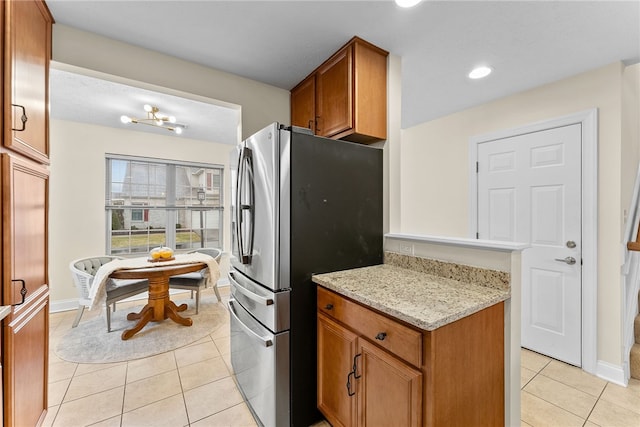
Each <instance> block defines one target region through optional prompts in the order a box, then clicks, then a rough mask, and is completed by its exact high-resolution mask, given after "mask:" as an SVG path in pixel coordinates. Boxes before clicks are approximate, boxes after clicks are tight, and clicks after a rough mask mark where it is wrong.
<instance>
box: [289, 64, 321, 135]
mask: <svg viewBox="0 0 640 427" xmlns="http://www.w3.org/2000/svg"><path fill="white" fill-rule="evenodd" d="M291 124H292V125H293V126H300V127H303V128H309V129H311V130H312V131H313V132H314V133H315V132H316V76H315V74H313V75H311V76H309V77H307V78H306V79H305V80H303V81H302V83H300V84H299V85H298V86H296V87H294V88H293V90H291Z"/></svg>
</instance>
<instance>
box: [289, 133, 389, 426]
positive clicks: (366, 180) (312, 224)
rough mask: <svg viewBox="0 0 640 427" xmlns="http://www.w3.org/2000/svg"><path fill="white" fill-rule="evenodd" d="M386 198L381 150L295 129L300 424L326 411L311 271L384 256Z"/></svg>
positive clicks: (295, 347) (295, 361)
mask: <svg viewBox="0 0 640 427" xmlns="http://www.w3.org/2000/svg"><path fill="white" fill-rule="evenodd" d="M382 203H383V201H382V150H379V149H375V148H371V147H367V146H363V145H359V144H354V143H349V142H344V141H335V140H331V139H326V138H319V137H314V136H311V135H304V134H296V133H294V134H293V135H292V141H291V288H292V290H291V342H292V345H291V369H292V374H291V380H292V383H291V398H292V402H291V410H292V413H291V422H292V425H293V426H296V427H299V426H309V425H311V424H313V423H314V422H315V421H317V420H318V419H320V417H321V415H320V413H319V412H318V411H317V409H316V406H317V403H316V395H317V376H316V366H317V363H316V362H317V352H316V285H315V284H314V283H313V282H312V281H311V275H312V274H317V273H326V272H330V271H338V270H345V269H350V268H357V267H365V266H369V265H375V264H381V263H382V254H383V238H382V234H383V231H382V228H383V223H382V221H383V218H382V208H383V206H382ZM345 381H346V380H345Z"/></svg>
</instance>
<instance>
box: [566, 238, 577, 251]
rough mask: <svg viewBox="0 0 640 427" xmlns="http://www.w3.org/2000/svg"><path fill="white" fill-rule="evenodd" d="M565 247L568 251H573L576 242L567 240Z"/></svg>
mask: <svg viewBox="0 0 640 427" xmlns="http://www.w3.org/2000/svg"><path fill="white" fill-rule="evenodd" d="M567 247H568V248H569V249H573V248H575V247H576V242H574V241H573V240H567Z"/></svg>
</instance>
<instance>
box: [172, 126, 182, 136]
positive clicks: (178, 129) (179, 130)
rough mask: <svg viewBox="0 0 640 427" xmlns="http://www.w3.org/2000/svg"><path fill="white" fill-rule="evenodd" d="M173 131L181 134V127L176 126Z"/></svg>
mask: <svg viewBox="0 0 640 427" xmlns="http://www.w3.org/2000/svg"><path fill="white" fill-rule="evenodd" d="M174 131H175V133H177V134H178V135H181V134H182V128H181V127H179V126H177V127H176V128H175V130H174Z"/></svg>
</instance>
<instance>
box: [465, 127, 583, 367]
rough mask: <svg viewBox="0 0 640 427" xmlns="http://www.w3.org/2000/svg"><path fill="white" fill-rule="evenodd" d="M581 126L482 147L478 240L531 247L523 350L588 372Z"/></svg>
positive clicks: (527, 256) (524, 301)
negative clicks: (583, 300)
mask: <svg viewBox="0 0 640 427" xmlns="http://www.w3.org/2000/svg"><path fill="white" fill-rule="evenodd" d="M581 145H582V144H581V124H573V125H570V126H563V127H558V128H554V129H548V130H543V131H538V132H533V133H528V134H524V135H519V136H514V137H509V138H503V139H498V140H494V141H488V142H484V143H481V144H479V145H478V177H477V183H478V237H479V238H481V239H489V240H503V241H515V242H523V243H529V244H531V248H530V249H527V250H526V251H525V252H524V254H523V258H522V272H523V274H522V275H523V277H522V346H523V347H525V348H529V349H531V350H533V351H537V352H539V353H543V354H546V355H548V356H551V357H553V358H555V359H558V360H562V361H565V362H567V363H571V364H573V365H577V366H581V354H582V349H581V344H582V343H581V338H582V313H581V292H582V278H581V271H582V268H581V251H582V239H581V211H582V206H581V203H582V202H581Z"/></svg>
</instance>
